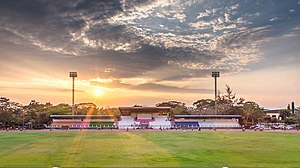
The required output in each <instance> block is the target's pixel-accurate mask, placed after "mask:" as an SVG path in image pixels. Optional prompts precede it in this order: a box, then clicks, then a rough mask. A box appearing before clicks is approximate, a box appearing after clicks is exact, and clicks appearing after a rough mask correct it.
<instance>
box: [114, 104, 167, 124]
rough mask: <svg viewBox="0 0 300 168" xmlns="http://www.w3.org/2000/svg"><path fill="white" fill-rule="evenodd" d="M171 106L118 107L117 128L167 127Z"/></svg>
mask: <svg viewBox="0 0 300 168" xmlns="http://www.w3.org/2000/svg"><path fill="white" fill-rule="evenodd" d="M170 109H171V107H119V110H120V113H121V118H120V121H119V122H118V127H119V129H149V128H150V129H151V128H152V129H169V128H171V126H172V122H171V121H170V118H169V113H170Z"/></svg>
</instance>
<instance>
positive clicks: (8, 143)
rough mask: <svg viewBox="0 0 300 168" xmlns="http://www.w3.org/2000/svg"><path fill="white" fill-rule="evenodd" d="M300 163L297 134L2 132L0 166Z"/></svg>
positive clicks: (261, 165) (298, 165)
mask: <svg viewBox="0 0 300 168" xmlns="http://www.w3.org/2000/svg"><path fill="white" fill-rule="evenodd" d="M53 166H59V167H218V168H221V167H223V166H228V167H229V168H231V167H285V168H286V167H300V134H290V133H266V132H251V133H250V132H231V133H230V132H197V131H195V132H85V131H81V132H80V131H79V132H67V131H66V132H35V133H32V132H31V133H29V132H17V133H16V132H15V133H12V132H8V133H6V132H2V133H0V167H53Z"/></svg>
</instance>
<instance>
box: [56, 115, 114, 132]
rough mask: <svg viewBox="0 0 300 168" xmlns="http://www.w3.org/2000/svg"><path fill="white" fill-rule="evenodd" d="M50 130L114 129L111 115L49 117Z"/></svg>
mask: <svg viewBox="0 0 300 168" xmlns="http://www.w3.org/2000/svg"><path fill="white" fill-rule="evenodd" d="M50 117H51V118H52V123H51V125H50V128H68V129H69V128H70V129H73V128H74V129H75V128H88V129H92V128H94V129H97V128H114V127H115V124H114V121H115V119H114V116H113V115H50Z"/></svg>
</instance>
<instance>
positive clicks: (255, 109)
mask: <svg viewBox="0 0 300 168" xmlns="http://www.w3.org/2000/svg"><path fill="white" fill-rule="evenodd" d="M241 112H242V119H243V123H244V124H247V123H251V125H254V124H255V123H257V122H258V121H259V120H261V119H262V118H263V116H264V115H265V113H264V111H263V109H262V108H260V107H259V105H258V104H257V103H255V102H251V101H248V102H245V103H244V105H243V106H242V107H241Z"/></svg>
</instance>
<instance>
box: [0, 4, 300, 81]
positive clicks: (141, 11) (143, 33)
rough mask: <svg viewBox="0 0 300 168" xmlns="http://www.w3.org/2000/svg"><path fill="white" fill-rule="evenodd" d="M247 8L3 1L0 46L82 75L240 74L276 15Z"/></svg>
mask: <svg viewBox="0 0 300 168" xmlns="http://www.w3.org/2000/svg"><path fill="white" fill-rule="evenodd" d="M265 3H267V2H265ZM254 7H255V5H253V4H252V3H247V2H239V3H234V2H231V1H228V2H227V1H226V2H225V1H224V2H223V1H222V2H218V3H217V2H212V1H192V0H190V1H186V0H178V1H170V0H143V1H138V0H133V1H129V0H121V1H117V0H105V1H85V0H80V1H79V0H78V1H67V2H65V1H31V2H30V3H28V1H18V2H15V1H6V0H4V1H1V2H0V37H1V38H0V43H1V46H2V52H4V51H8V50H10V51H9V52H10V54H12V53H15V55H20V53H25V54H24V55H30V58H32V59H33V60H40V59H41V58H43V59H44V60H47V61H49V63H50V62H51V63H55V60H58V61H57V63H56V64H58V65H60V66H64V67H65V68H70V69H71V68H74V69H79V70H80V71H81V74H84V76H86V78H95V76H93V75H91V74H97V77H101V78H116V79H117V78H134V77H143V76H146V77H149V78H151V79H153V81H161V80H183V79H188V78H201V77H207V76H208V75H210V71H211V70H212V69H219V70H220V71H222V73H231V72H239V71H242V70H244V68H245V66H247V65H248V64H251V63H253V62H257V61H259V60H261V59H262V53H261V51H260V47H261V45H262V44H264V43H265V42H267V41H269V40H270V39H272V38H271V37H272V36H274V35H273V34H272V32H278V31H274V30H278V29H279V28H278V27H276V25H275V24H277V22H274V23H270V22H269V19H270V18H269V16H272V17H273V18H271V20H272V21H274V20H273V19H274V18H278V17H279V16H278V15H277V13H276V11H275V12H274V11H270V12H269V13H266V12H265V11H264V10H262V9H257V8H254ZM248 8H251V9H252V8H253V10H246V9H248ZM294 13H296V11H295V12H294ZM291 17H292V16H291ZM275 20H276V19H275ZM283 20H284V19H280V20H278V21H280V22H282V21H283ZM273 24H274V25H273ZM287 26H290V27H292V26H293V25H287ZM290 27H289V28H290ZM287 30H289V29H287ZM296 34H297V32H296ZM280 35H282V34H279V35H277V36H280ZM5 55H8V54H5ZM17 59H19V60H20V61H24V62H25V59H26V58H22V57H21V56H19V57H18V58H17ZM5 60H8V58H6V59H5ZM37 63H38V61H37ZM43 65H44V64H43ZM29 68H30V67H29ZM123 87H126V86H124V85H123Z"/></svg>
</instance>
